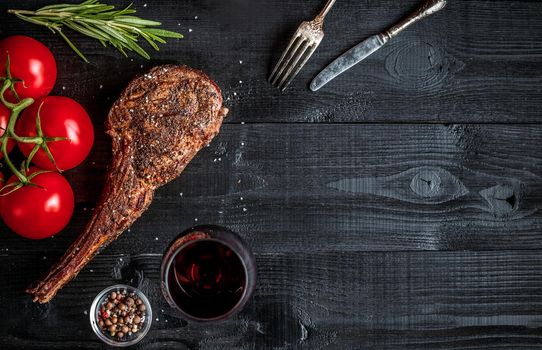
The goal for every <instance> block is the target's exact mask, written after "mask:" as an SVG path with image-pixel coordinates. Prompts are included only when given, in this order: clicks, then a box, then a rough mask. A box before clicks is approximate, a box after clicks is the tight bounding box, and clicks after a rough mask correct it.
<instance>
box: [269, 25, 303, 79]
mask: <svg viewBox="0 0 542 350" xmlns="http://www.w3.org/2000/svg"><path fill="white" fill-rule="evenodd" d="M300 37H301V35H300V33H299V32H295V34H294V36H292V39H290V42H289V43H288V47H287V48H286V49H285V50H284V51H283V52H282V56H280V59H279V60H278V62H277V64H276V65H275V68H274V69H273V72H272V73H271V75H269V79H268V81H269V82H271V80H272V78H273V76H274V75H275V73H277V71H278V69H279V67H280V66H281V65H282V64H283V63H284V58H285V57H286V55H287V54H288V53H289V52H290V49H291V48H292V46H293V45H294V43H295V42H296V41H297V39H299V38H300Z"/></svg>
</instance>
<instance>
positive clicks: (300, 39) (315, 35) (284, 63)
mask: <svg viewBox="0 0 542 350" xmlns="http://www.w3.org/2000/svg"><path fill="white" fill-rule="evenodd" d="M335 1H336V0H328V2H327V4H326V6H325V7H324V9H323V10H322V12H320V14H319V15H318V16H316V18H315V19H313V20H312V21H305V22H303V23H301V25H300V26H299V28H297V30H296V32H295V34H294V36H293V37H292V39H291V40H290V43H289V44H288V47H287V48H286V50H284V52H283V54H282V56H281V57H280V59H279V61H278V63H277V65H276V66H275V68H274V69H273V72H272V73H271V75H270V76H269V82H270V83H271V84H272V85H273V86H275V87H277V88H278V89H280V90H282V91H284V90H285V89H286V87H287V86H288V85H289V84H290V83H291V82H292V80H293V79H294V78H295V76H296V75H297V73H299V71H300V70H301V68H303V66H304V65H305V63H307V61H308V60H309V58H310V57H311V56H312V54H313V53H314V51H315V50H316V48H317V47H318V45H320V42H322V39H323V38H324V31H323V29H322V28H323V25H324V18H325V17H326V15H327V14H328V12H329V10H331V8H332V7H333V5H334V4H335Z"/></svg>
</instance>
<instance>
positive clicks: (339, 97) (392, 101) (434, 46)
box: [0, 0, 542, 123]
mask: <svg viewBox="0 0 542 350" xmlns="http://www.w3.org/2000/svg"><path fill="white" fill-rule="evenodd" d="M109 2H110V3H115V4H118V5H121V4H125V2H124V1H120V0H115V1H113V0H110V1H109ZM46 3H47V4H48V3H49V1H47V0H39V1H32V2H25V3H24V4H23V3H21V4H20V5H19V6H17V7H25V8H36V7H38V6H40V5H43V4H46ZM147 3H148V6H146V7H143V6H142V5H141V3H138V4H136V6H137V8H138V10H139V13H140V14H141V15H142V16H145V17H150V18H153V19H156V20H159V21H161V22H163V23H164V26H165V27H166V28H168V29H174V30H179V31H181V32H183V33H184V34H186V38H185V39H183V40H180V41H175V40H174V41H172V42H171V43H169V44H168V45H167V46H163V48H162V49H161V51H160V52H159V53H153V57H154V58H155V59H154V60H153V61H151V62H148V61H145V60H143V59H139V58H137V57H135V58H134V59H133V61H131V60H127V59H124V58H122V57H121V56H120V55H119V54H117V53H116V52H115V51H113V50H110V49H105V48H102V47H101V46H100V45H99V44H96V43H95V42H93V41H91V40H88V39H83V38H81V37H80V36H78V35H74V41H75V43H76V44H77V45H78V46H79V47H80V48H81V49H82V50H83V51H84V52H86V53H87V54H88V56H89V58H90V59H91V61H92V63H91V64H85V63H83V62H82V61H80V60H78V58H77V57H76V56H75V55H73V53H72V52H71V51H70V50H69V48H67V46H66V45H65V44H64V43H63V42H62V40H61V39H59V38H57V37H54V36H53V35H52V34H51V33H49V32H48V31H47V30H46V29H43V28H39V27H36V26H32V25H30V24H28V23H23V22H21V21H20V20H18V19H17V18H15V17H14V16H7V15H3V17H2V24H3V25H2V28H0V36H6V35H10V34H21V33H23V34H29V35H32V36H34V37H36V38H38V39H39V40H42V41H44V42H45V43H47V44H48V45H49V46H50V47H51V49H52V50H53V51H54V53H55V55H56V56H57V58H58V62H59V73H60V74H59V79H58V84H57V88H56V89H55V93H56V94H63V95H67V96H71V97H74V98H75V99H77V100H78V101H81V102H82V103H83V105H84V106H85V107H87V108H88V109H89V110H90V111H91V112H92V115H93V117H94V118H95V120H97V121H101V120H103V118H104V116H105V115H106V113H107V110H108V107H109V106H110V105H111V103H112V100H114V99H115V98H116V96H118V93H119V91H120V90H121V89H122V88H123V87H124V85H125V84H126V82H127V81H128V80H130V79H131V78H132V77H133V76H134V75H135V74H137V73H141V72H142V71H143V69H144V68H148V67H151V66H153V65H156V64H158V63H170V62H178V63H185V64H188V65H192V66H195V67H198V68H201V69H203V70H205V71H206V72H208V73H209V74H210V75H211V76H212V77H214V78H215V79H216V80H217V81H218V82H219V84H220V86H221V87H222V88H223V90H224V95H225V97H226V99H227V104H228V105H229V106H230V107H231V115H230V118H229V120H228V122H230V123H237V122H240V121H245V122H388V121H390V120H393V121H403V122H407V121H410V122H412V121H414V122H422V121H442V122H483V123H486V122H498V123H503V122H516V123H525V122H536V123H538V122H540V118H539V112H538V111H540V110H541V109H542V98H541V97H542V95H541V94H542V92H541V90H540V86H541V84H542V65H540V59H541V57H542V43H541V42H540V40H538V39H539V38H540V37H541V36H542V24H541V23H542V22H541V21H540V20H539V14H540V13H541V12H542V2H540V1H513V2H510V1H473V0H457V1H450V2H449V5H448V7H447V8H446V9H445V10H444V12H442V13H439V14H438V15H436V16H435V17H433V18H431V19H428V20H427V21H424V22H423V23H419V24H417V25H416V26H415V27H413V28H411V29H409V30H408V31H407V32H405V33H403V34H401V36H400V37H399V38H397V40H394V41H393V42H391V43H390V44H389V45H388V46H387V47H385V48H383V49H382V50H381V51H379V52H378V53H376V54H375V55H374V56H372V57H370V58H369V59H368V60H367V61H365V62H364V63H363V64H361V65H359V66H357V67H355V68H353V69H352V70H351V71H350V72H349V73H348V74H346V75H344V76H342V77H341V78H340V79H337V80H336V81H334V82H333V83H332V84H331V85H330V86H329V87H326V88H324V89H323V90H322V91H321V92H319V93H312V92H310V91H308V89H307V84H308V83H309V82H310V80H311V79H312V78H313V77H314V76H315V75H316V73H317V72H318V71H319V70H320V69H322V68H323V67H324V66H325V65H326V64H327V63H329V62H330V61H331V60H332V59H333V58H335V57H336V56H337V55H338V54H339V53H341V52H343V51H345V50H346V49H348V48H349V47H350V46H352V45H354V44H355V43H357V42H359V41H361V40H362V39H364V38H365V37H367V36H369V35H371V34H374V33H376V32H378V31H380V30H382V29H384V28H386V27H387V26H389V25H390V24H392V23H393V22H394V21H396V20H398V19H399V18H401V17H402V16H403V15H405V14H406V13H408V12H409V11H410V10H412V9H413V8H414V7H415V5H416V4H417V3H418V0H408V1H401V2H397V1H394V0H383V1H377V2H367V1H357V2H356V1H350V2H344V1H343V2H341V3H339V4H337V5H336V6H335V8H334V9H333V11H332V12H331V13H330V16H329V18H328V21H327V22H326V27H325V31H326V35H327V36H326V39H325V40H324V42H323V43H322V45H321V47H320V48H319V50H318V51H317V53H316V55H315V57H314V58H313V59H311V60H310V61H309V63H308V65H307V67H306V69H304V70H303V71H302V72H301V75H300V77H299V78H298V79H297V81H296V82H294V84H293V86H292V88H291V89H290V90H289V91H288V92H287V93H285V94H280V93H279V92H278V91H276V90H275V89H273V88H272V87H271V86H270V85H269V84H268V83H267V82H266V77H267V75H268V73H269V71H270V68H271V67H272V65H273V63H274V62H275V61H276V60H277V58H278V56H279V54H280V52H281V50H282V49H283V47H284V46H285V45H286V43H287V42H288V39H289V36H290V35H291V33H292V32H293V31H294V30H295V28H296V26H297V25H298V24H299V23H300V21H301V20H302V19H306V18H308V17H310V16H312V15H313V14H315V13H316V12H317V10H318V8H319V7H320V6H321V1H316V0H313V1H301V0H299V1H288V2H286V3H285V2H284V1H281V0H272V1H268V0H253V1H242V0H237V1H235V3H234V4H232V3H231V2H223V1H218V0H205V1H201V0H192V1H166V0H157V1H152V2H150V1H149V2H147ZM8 6H10V7H11V6H14V5H13V4H9V3H8V2H2V3H0V13H5V10H6V8H7V7H8ZM196 16H197V17H198V18H197V19H195V17H196ZM190 30H192V31H190ZM241 61H242V64H240V62H241ZM100 87H101V88H100Z"/></svg>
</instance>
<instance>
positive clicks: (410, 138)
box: [3, 124, 542, 256]
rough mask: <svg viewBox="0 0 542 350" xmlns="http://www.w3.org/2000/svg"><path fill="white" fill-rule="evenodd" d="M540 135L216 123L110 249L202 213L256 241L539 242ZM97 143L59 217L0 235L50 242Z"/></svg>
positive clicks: (79, 215)
mask: <svg viewBox="0 0 542 350" xmlns="http://www.w3.org/2000/svg"><path fill="white" fill-rule="evenodd" d="M541 140H542V127H540V126H535V125H530V126H529V125H525V126H510V125H470V124H469V125H449V126H444V125H358V124H354V125H326V124H311V125H302V124H264V125H261V124H250V125H249V124H245V125H239V124H237V125H232V124H230V125H226V126H225V127H224V129H223V131H222V133H221V134H220V135H219V136H218V137H217V138H216V139H215V141H214V142H213V143H212V144H211V146H210V147H208V148H206V149H204V150H203V151H202V152H201V153H200V154H199V155H198V156H197V157H196V158H195V159H194V160H193V162H192V163H191V164H190V165H189V166H188V167H187V169H186V171H185V172H184V173H183V175H182V176H181V177H180V179H178V180H176V181H173V182H172V183H170V184H168V185H167V186H166V187H164V188H162V189H160V190H159V191H158V192H157V193H156V197H155V200H154V202H153V204H152V206H151V208H150V209H149V211H148V212H147V213H145V214H144V216H143V217H142V218H141V219H140V220H139V221H138V222H137V223H136V224H135V225H134V226H133V227H132V229H131V232H130V233H126V234H125V235H124V236H123V237H121V239H120V240H119V241H118V242H116V243H114V244H113V246H112V247H111V248H110V249H111V252H115V253H119V252H131V253H144V252H147V253H160V252H162V251H163V249H164V248H165V246H166V245H167V243H168V242H169V241H170V240H171V239H172V238H173V237H175V236H176V235H177V234H178V233H180V232H181V231H183V230H184V229H185V228H187V227H190V226H192V225H196V224H205V223H213V224H221V225H225V226H228V227H230V228H232V229H233V230H235V231H237V232H239V233H240V234H242V235H243V236H244V237H245V238H246V239H247V240H248V241H249V242H250V243H251V244H252V245H253V247H254V249H255V250H256V251H258V252H262V253H263V252H280V251H305V250H306V249H311V250H319V251H333V250H341V251H359V250H465V249H468V250H479V249H481V250H486V249H503V248H504V249H526V248H527V249H534V248H541V247H542V240H541V236H540V235H541V233H542V214H541V212H540V210H539V209H540V208H541V205H542V182H541V181H540V176H541V175H540V174H541V171H542V159H541V156H540V152H539V151H540V149H542V144H541V142H542V141H541ZM108 147H109V145H108V143H107V142H105V140H102V139H100V140H98V142H97V144H96V148H95V150H94V151H93V153H92V155H91V159H89V161H88V162H87V163H86V164H85V165H84V166H82V167H80V168H78V169H76V170H74V171H71V172H68V173H67V176H68V178H69V179H70V180H71V181H72V183H73V185H74V187H75V193H76V194H77V202H78V206H77V211H76V214H75V217H74V219H73V222H72V224H71V226H70V227H69V229H67V230H66V231H65V232H64V233H62V234H60V235H58V236H57V237H55V238H54V239H48V240H45V241H42V242H32V244H28V242H27V241H25V240H21V239H20V238H18V237H17V236H15V235H13V234H8V235H5V236H4V238H3V243H4V244H5V246H6V247H9V248H10V249H13V250H14V251H17V252H25V251H28V250H33V251H36V252H43V251H46V252H47V254H52V256H58V255H59V254H61V253H62V252H63V251H64V249H65V248H66V247H67V245H68V244H69V242H71V241H72V240H73V239H74V237H75V236H76V235H77V234H78V233H79V232H80V231H81V230H82V228H83V226H84V225H85V224H86V221H87V220H88V218H89V216H90V211H91V208H92V207H93V205H94V203H96V201H97V199H98V195H99V193H100V189H101V186H102V183H103V179H104V174H105V171H106V167H107V165H108V158H109V152H110V151H109V148H108ZM85 210H86V211H85Z"/></svg>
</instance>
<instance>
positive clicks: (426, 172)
mask: <svg viewBox="0 0 542 350" xmlns="http://www.w3.org/2000/svg"><path fill="white" fill-rule="evenodd" d="M441 185H442V180H441V178H440V176H439V175H438V174H437V172H435V171H434V170H430V169H422V170H420V172H419V173H417V174H416V175H414V177H413V178H412V181H411V182H410V189H411V190H412V191H413V192H414V193H416V194H417V195H419V196H421V197H435V196H437V195H438V194H439V193H440V189H441Z"/></svg>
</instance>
